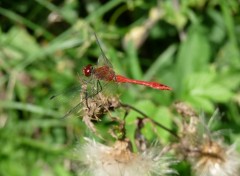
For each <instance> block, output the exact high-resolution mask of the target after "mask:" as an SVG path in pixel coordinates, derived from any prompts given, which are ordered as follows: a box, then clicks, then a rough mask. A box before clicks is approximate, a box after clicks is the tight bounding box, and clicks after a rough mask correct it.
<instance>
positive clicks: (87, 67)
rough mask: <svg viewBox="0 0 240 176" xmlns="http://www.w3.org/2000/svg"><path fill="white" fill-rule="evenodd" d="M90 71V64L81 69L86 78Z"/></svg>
mask: <svg viewBox="0 0 240 176" xmlns="http://www.w3.org/2000/svg"><path fill="white" fill-rule="evenodd" d="M92 71H93V66H92V65H91V64H88V65H87V66H86V67H84V68H83V74H84V75H85V76H86V77H89V76H91V74H92Z"/></svg>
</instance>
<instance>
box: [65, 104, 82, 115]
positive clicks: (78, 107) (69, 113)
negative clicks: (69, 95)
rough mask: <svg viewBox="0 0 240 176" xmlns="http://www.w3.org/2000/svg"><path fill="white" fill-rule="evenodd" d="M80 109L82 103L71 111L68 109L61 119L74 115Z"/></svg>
mask: <svg viewBox="0 0 240 176" xmlns="http://www.w3.org/2000/svg"><path fill="white" fill-rule="evenodd" d="M81 107H82V102H80V103H78V104H77V105H76V106H74V107H73V108H72V109H70V110H69V111H68V112H67V113H66V114H65V115H64V116H63V117H62V118H63V119H65V118H67V117H69V116H70V115H72V114H76V113H78V112H79V109H80V108H81Z"/></svg>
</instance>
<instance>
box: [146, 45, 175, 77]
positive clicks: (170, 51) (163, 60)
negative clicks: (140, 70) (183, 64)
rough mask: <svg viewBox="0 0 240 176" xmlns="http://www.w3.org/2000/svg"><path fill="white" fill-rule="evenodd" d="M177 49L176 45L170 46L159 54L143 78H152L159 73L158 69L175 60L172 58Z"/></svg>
mask: <svg viewBox="0 0 240 176" xmlns="http://www.w3.org/2000/svg"><path fill="white" fill-rule="evenodd" d="M176 50H177V46H176V45H171V46H169V47H168V48H167V49H166V50H165V51H164V52H163V53H162V54H161V55H159V56H158V58H157V59H156V61H155V62H154V63H153V64H152V65H151V67H150V68H149V69H148V70H147V72H146V73H145V74H144V77H143V79H144V80H151V79H152V77H154V75H156V74H157V72H158V70H160V69H161V68H163V67H165V66H166V65H170V64H171V63H172V62H173V60H170V59H172V58H173V55H174V53H175V52H176Z"/></svg>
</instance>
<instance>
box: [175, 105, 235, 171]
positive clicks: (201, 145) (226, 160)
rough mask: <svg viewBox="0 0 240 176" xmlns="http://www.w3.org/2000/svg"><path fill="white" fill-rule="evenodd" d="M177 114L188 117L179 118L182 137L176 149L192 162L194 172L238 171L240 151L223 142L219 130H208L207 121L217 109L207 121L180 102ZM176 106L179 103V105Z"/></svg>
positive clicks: (212, 118)
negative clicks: (186, 118)
mask: <svg viewBox="0 0 240 176" xmlns="http://www.w3.org/2000/svg"><path fill="white" fill-rule="evenodd" d="M180 107H181V108H180V109H181V111H179V112H180V114H183V115H185V116H186V114H188V116H189V120H188V121H186V120H185V119H183V120H182V129H181V139H180V142H179V144H177V145H176V146H177V149H178V150H179V152H180V153H181V154H183V156H184V157H186V158H187V159H188V160H189V161H190V163H191V164H192V167H193V171H194V172H195V175H196V176H219V175H220V176H238V175H239V173H240V155H239V154H238V153H237V152H236V151H235V149H234V147H233V146H230V147H229V146H226V145H224V144H223V142H222V137H221V136H220V133H218V135H216V134H217V133H216V132H214V133H213V132H211V131H210V124H211V122H213V120H214V118H216V117H217V116H216V113H215V114H214V115H213V116H212V117H211V118H210V120H209V122H208V124H205V123H204V119H203V118H201V117H199V116H196V115H194V113H186V112H191V111H188V110H189V108H182V107H186V106H182V105H181V106H180ZM178 108H179V106H178Z"/></svg>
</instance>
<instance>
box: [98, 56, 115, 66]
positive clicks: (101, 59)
mask: <svg viewBox="0 0 240 176" xmlns="http://www.w3.org/2000/svg"><path fill="white" fill-rule="evenodd" d="M97 65H98V67H99V66H105V65H107V66H108V67H110V68H113V66H112V63H111V62H110V61H109V60H108V58H107V57H106V55H105V54H104V55H103V54H101V55H100V56H99V58H98V63H97Z"/></svg>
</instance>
